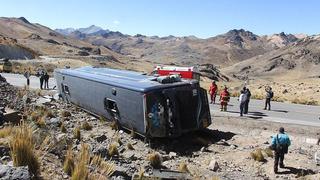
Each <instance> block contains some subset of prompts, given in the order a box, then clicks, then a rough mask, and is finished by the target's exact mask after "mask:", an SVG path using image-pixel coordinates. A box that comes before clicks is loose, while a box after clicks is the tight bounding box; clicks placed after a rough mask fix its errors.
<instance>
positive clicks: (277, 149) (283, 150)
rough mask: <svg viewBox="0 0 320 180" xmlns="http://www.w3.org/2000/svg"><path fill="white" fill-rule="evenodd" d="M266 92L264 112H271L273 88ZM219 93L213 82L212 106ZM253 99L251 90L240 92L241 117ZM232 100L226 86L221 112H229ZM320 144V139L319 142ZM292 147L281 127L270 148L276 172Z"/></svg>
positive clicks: (211, 87) (211, 88)
mask: <svg viewBox="0 0 320 180" xmlns="http://www.w3.org/2000/svg"><path fill="white" fill-rule="evenodd" d="M265 91H266V97H265V107H264V110H271V103H270V102H271V100H272V98H273V91H272V88H271V87H267V88H266V89H265ZM217 92H218V86H217V84H216V82H215V81H213V82H212V84H211V86H210V89H209V94H210V100H211V102H210V103H211V104H212V103H214V104H215V101H216V96H217ZM250 98H251V92H250V90H249V88H247V87H243V89H242V90H241V91H240V96H239V102H240V116H243V114H247V113H248V109H249V102H250ZM229 100H230V93H229V91H228V88H227V87H226V86H225V87H224V89H223V91H221V93H220V99H219V101H220V105H221V107H220V110H221V111H227V106H228V102H229ZM318 143H320V138H319V142H318ZM290 145H291V141H290V139H289V136H288V135H287V134H286V133H285V130H284V128H283V127H280V129H279V133H278V134H276V135H275V136H273V137H272V141H271V146H270V148H271V149H272V150H274V168H273V170H274V172H275V173H278V167H280V168H285V166H284V163H283V161H284V155H285V154H287V153H288V147H289V146H290Z"/></svg>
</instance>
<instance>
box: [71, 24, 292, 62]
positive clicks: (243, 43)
mask: <svg viewBox="0 0 320 180" xmlns="http://www.w3.org/2000/svg"><path fill="white" fill-rule="evenodd" d="M69 36H70V37H73V38H77V39H81V40H84V41H86V42H89V43H91V44H93V45H97V46H104V47H106V48H109V49H111V50H113V51H115V52H117V53H120V54H122V55H126V56H130V57H133V58H135V59H137V60H141V61H144V62H151V63H153V64H157V63H158V64H159V63H161V64H177V65H188V66H189V65H196V64H207V63H211V64H215V65H217V66H221V67H227V66H229V65H233V64H235V63H237V62H241V61H243V60H246V59H249V58H251V57H254V56H257V55H262V54H264V53H266V52H269V51H272V50H274V49H278V48H281V47H283V46H286V45H288V44H290V43H292V42H295V41H296V40H298V38H296V37H295V36H294V35H290V34H289V35H287V34H285V33H280V34H277V35H274V36H270V37H269V36H261V37H260V36H258V35H256V34H254V33H252V32H250V31H246V30H244V29H234V30H230V31H229V32H227V33H225V34H221V35H218V36H215V37H211V38H207V39H200V38H197V37H195V36H187V37H175V36H167V37H158V36H151V37H149V36H144V35H141V34H137V35H134V36H130V35H124V34H122V33H121V32H113V31H107V32H103V33H99V34H97V33H96V34H94V33H91V34H84V33H81V32H79V31H77V30H76V31H74V32H72V33H70V34H69Z"/></svg>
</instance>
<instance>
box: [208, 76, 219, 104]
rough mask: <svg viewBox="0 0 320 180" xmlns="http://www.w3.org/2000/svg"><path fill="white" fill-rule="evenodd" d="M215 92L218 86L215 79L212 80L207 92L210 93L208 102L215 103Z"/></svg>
mask: <svg viewBox="0 0 320 180" xmlns="http://www.w3.org/2000/svg"><path fill="white" fill-rule="evenodd" d="M217 92H218V86H217V84H216V81H213V82H212V84H211V86H210V89H209V93H210V100H211V102H210V104H212V103H213V104H215V103H216V96H217Z"/></svg>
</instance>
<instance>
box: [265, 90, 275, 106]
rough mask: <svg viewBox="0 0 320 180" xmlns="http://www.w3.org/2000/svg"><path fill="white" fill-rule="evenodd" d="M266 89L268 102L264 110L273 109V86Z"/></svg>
mask: <svg viewBox="0 0 320 180" xmlns="http://www.w3.org/2000/svg"><path fill="white" fill-rule="evenodd" d="M265 91H266V102H265V106H264V110H267V108H268V110H269V111H270V110H271V99H272V98H273V92H272V88H271V87H267V88H266V89H265Z"/></svg>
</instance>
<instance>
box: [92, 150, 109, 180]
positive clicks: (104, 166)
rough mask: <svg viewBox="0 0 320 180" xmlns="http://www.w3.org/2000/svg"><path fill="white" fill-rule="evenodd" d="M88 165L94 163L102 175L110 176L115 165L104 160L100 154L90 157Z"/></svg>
mask: <svg viewBox="0 0 320 180" xmlns="http://www.w3.org/2000/svg"><path fill="white" fill-rule="evenodd" d="M90 165H94V166H96V167H97V168H98V171H99V172H100V173H101V175H103V176H107V177H110V176H111V175H112V174H113V173H114V172H115V166H114V164H112V163H109V162H106V161H105V160H103V159H102V158H101V156H98V155H94V156H93V158H92V159H91V162H90Z"/></svg>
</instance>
